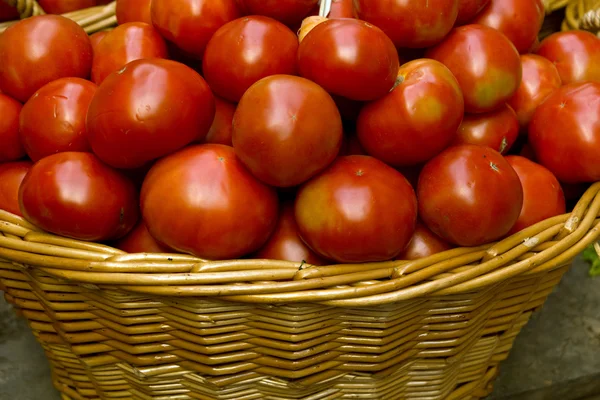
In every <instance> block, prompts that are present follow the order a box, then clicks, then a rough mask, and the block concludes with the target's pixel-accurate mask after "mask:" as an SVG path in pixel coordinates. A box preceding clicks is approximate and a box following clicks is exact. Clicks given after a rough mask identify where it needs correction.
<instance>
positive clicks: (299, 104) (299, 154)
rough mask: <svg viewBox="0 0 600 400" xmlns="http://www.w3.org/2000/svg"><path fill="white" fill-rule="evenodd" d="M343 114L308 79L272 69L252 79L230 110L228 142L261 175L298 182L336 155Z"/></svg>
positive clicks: (285, 183)
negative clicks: (256, 79) (231, 127)
mask: <svg viewBox="0 0 600 400" xmlns="http://www.w3.org/2000/svg"><path fill="white" fill-rule="evenodd" d="M342 136H343V127H342V118H341V116H340V113H339V111H338V109H337V107H336V105H335V102H334V101H333V99H332V98H331V96H329V94H328V93H327V92H326V91H325V90H324V89H322V88H321V87H320V86H319V85H317V84H316V83H314V82H311V81H309V80H308V79H305V78H301V77H298V76H291V75H272V76H269V77H267V78H264V79H261V80H260V81H258V82H257V83H256V84H254V85H253V86H252V87H251V88H250V89H248V91H247V92H246V94H244V97H242V100H241V101H240V102H239V104H238V107H237V109H236V111H235V115H234V116H233V132H232V138H233V148H234V149H235V152H236V154H237V156H238V157H239V158H240V160H241V161H242V162H243V163H244V165H245V166H246V167H247V168H248V169H249V170H250V171H251V172H252V174H254V176H256V177H257V178H258V179H260V180H261V181H263V182H265V183H267V184H269V185H272V186H277V187H291V186H296V185H299V184H301V183H303V182H305V181H306V180H308V179H310V178H311V177H313V176H314V175H316V174H317V173H319V172H321V171H323V170H324V169H325V168H326V167H327V166H328V165H329V164H331V162H332V161H333V160H334V159H335V157H336V156H337V155H338V153H339V150H340V147H341V144H342Z"/></svg>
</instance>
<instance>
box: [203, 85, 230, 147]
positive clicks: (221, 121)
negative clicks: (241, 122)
mask: <svg viewBox="0 0 600 400" xmlns="http://www.w3.org/2000/svg"><path fill="white" fill-rule="evenodd" d="M215 105H216V112H215V119H214V120H213V123H212V126H211V127H210V130H209V131H208V135H206V138H205V139H204V142H205V143H215V144H225V145H227V146H233V143H232V141H231V131H232V130H233V114H234V113H235V109H236V105H235V104H231V103H229V102H228V101H225V100H222V99H220V98H218V97H215ZM200 142H202V140H200Z"/></svg>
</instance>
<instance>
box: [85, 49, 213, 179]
mask: <svg viewBox="0 0 600 400" xmlns="http://www.w3.org/2000/svg"><path fill="white" fill-rule="evenodd" d="M214 117H215V101H214V96H213V95H212V92H211V91H210V88H209V87H208V85H207V84H206V82H205V81H204V79H203V78H202V77H201V76H200V75H199V74H198V73H197V72H196V71H194V70H193V69H191V68H189V67H187V66H185V65H183V64H180V63H178V62H176V61H171V60H164V59H160V58H152V59H143V60H136V61H132V62H130V63H129V64H127V65H126V66H125V67H124V68H123V69H122V70H120V71H119V72H116V73H113V74H111V75H109V76H108V77H107V78H106V79H105V80H104V82H103V83H102V85H100V86H99V87H98V90H97V91H96V95H95V96H94V98H93V100H92V103H91V104H90V108H89V111H88V115H87V133H88V140H89V142H90V145H91V146H92V150H93V151H94V153H96V155H97V156H98V157H99V158H100V159H101V160H102V161H104V162H105V163H107V164H109V165H112V166H113V167H116V168H137V167H141V166H142V165H144V164H146V163H147V162H148V161H151V160H154V159H156V158H159V157H162V156H164V155H167V154H169V153H172V152H174V151H176V150H178V149H180V148H182V147H184V146H185V145H187V144H189V143H191V142H193V141H194V140H201V139H203V138H204V137H205V136H206V134H207V133H208V130H209V129H210V126H211V124H212V122H213V119H214ZM117 144H118V145H117Z"/></svg>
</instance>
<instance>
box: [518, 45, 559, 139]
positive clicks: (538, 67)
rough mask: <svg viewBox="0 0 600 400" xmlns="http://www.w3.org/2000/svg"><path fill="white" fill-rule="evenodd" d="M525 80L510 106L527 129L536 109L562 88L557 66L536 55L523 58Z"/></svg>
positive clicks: (522, 125)
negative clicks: (551, 94)
mask: <svg viewBox="0 0 600 400" xmlns="http://www.w3.org/2000/svg"><path fill="white" fill-rule="evenodd" d="M521 66H522V68H523V79H522V80H521V85H519V88H518V89H517V91H516V93H515V94H514V96H513V97H512V98H511V99H510V100H509V101H508V104H509V105H510V106H511V107H512V108H513V109H514V110H515V112H516V113H517V119H518V120H519V124H520V125H521V127H522V128H527V126H528V125H529V122H530V121H531V117H532V116H533V113H534V112H535V109H536V108H537V107H538V106H539V105H540V104H542V102H543V101H544V100H546V98H547V97H548V96H549V95H550V93H552V92H553V91H554V90H556V89H558V88H559V87H560V86H561V80H560V75H559V74H558V70H557V69H556V66H555V65H554V64H552V63H551V62H550V61H548V60H547V59H545V58H544V57H541V56H538V55H535V54H524V55H522V56H521Z"/></svg>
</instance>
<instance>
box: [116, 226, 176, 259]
mask: <svg viewBox="0 0 600 400" xmlns="http://www.w3.org/2000/svg"><path fill="white" fill-rule="evenodd" d="M115 247H116V248H117V249H120V250H123V251H126V252H128V253H172V252H173V250H171V249H169V248H168V247H167V246H165V245H164V244H160V243H158V242H157V241H156V239H154V238H153V237H152V235H150V232H148V228H147V227H146V224H145V223H144V221H140V222H139V223H138V224H137V225H136V226H135V228H133V229H132V230H131V232H129V233H128V234H127V235H126V236H125V237H123V238H122V239H121V240H119V241H118V242H117V243H116V244H115Z"/></svg>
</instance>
